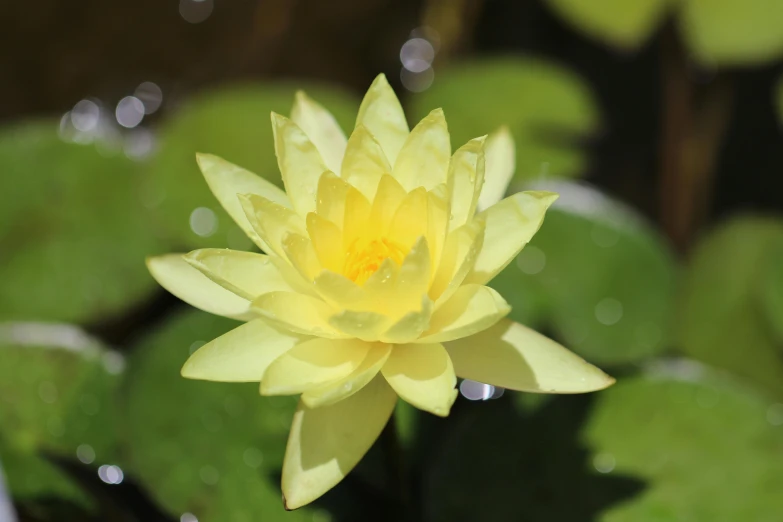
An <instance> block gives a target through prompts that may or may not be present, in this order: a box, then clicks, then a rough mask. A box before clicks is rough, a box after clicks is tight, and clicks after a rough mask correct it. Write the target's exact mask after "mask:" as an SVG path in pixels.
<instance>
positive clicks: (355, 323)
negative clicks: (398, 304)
mask: <svg viewBox="0 0 783 522" xmlns="http://www.w3.org/2000/svg"><path fill="white" fill-rule="evenodd" d="M389 323H391V320H390V319H389V318H388V317H387V316H385V315H383V314H379V313H376V312H366V311H364V312H363V311H354V310H343V311H342V312H339V313H337V314H335V315H333V316H332V317H330V318H329V324H330V325H332V326H333V327H334V328H335V329H337V330H338V331H339V332H341V333H342V334H344V335H345V336H347V337H358V338H359V339H362V340H364V341H368V342H373V341H377V340H378V338H379V337H380V336H381V332H383V331H384V330H385V329H386V328H388V327H389Z"/></svg>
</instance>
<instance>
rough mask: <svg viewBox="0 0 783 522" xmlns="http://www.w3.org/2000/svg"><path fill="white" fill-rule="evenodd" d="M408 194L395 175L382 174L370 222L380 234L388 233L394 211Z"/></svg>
mask: <svg viewBox="0 0 783 522" xmlns="http://www.w3.org/2000/svg"><path fill="white" fill-rule="evenodd" d="M406 195H407V192H405V189H404V188H402V185H400V183H399V182H398V181H397V180H396V179H394V176H392V175H391V174H384V175H383V176H381V181H380V182H379V184H378V190H377V191H376V193H375V199H373V202H372V210H371V211H370V222H371V223H372V226H373V228H375V229H376V230H377V231H378V234H380V235H383V234H386V232H387V231H388V230H389V225H391V221H392V218H393V217H394V213H395V212H396V211H397V208H398V207H399V206H400V204H401V203H402V200H404V199H405V196H406Z"/></svg>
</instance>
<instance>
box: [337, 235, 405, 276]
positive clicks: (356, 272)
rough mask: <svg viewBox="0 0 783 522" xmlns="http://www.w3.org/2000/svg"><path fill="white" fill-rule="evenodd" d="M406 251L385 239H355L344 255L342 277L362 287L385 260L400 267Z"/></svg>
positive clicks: (390, 240) (392, 241)
mask: <svg viewBox="0 0 783 522" xmlns="http://www.w3.org/2000/svg"><path fill="white" fill-rule="evenodd" d="M406 254H407V252H406V250H405V249H403V247H402V246H400V245H399V244H397V243H396V242H395V241H394V240H392V239H389V238H387V237H381V238H378V239H371V240H369V241H368V240H362V239H356V240H355V241H354V242H353V243H352V244H351V246H350V247H348V250H347V252H346V253H345V265H344V266H343V275H345V277H347V278H348V279H350V280H351V281H353V282H355V283H356V284H358V285H363V284H364V283H365V282H366V281H367V279H369V278H370V276H371V275H373V274H374V273H375V272H377V271H378V269H379V268H380V267H381V264H382V263H383V262H384V261H386V260H387V259H389V260H391V261H393V262H394V263H395V264H396V265H397V266H398V267H399V266H400V265H402V262H403V260H404V259H405V255H406Z"/></svg>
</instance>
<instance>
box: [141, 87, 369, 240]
mask: <svg viewBox="0 0 783 522" xmlns="http://www.w3.org/2000/svg"><path fill="white" fill-rule="evenodd" d="M298 88H301V89H304V90H305V91H306V92H307V93H308V95H309V96H310V97H312V98H313V99H315V100H316V101H318V102H319V103H321V104H322V105H323V106H324V107H326V108H327V109H329V110H330V111H332V113H333V114H334V116H335V118H336V119H337V121H338V122H339V123H340V125H342V127H343V130H344V131H345V132H346V133H347V134H348V133H350V132H351V131H352V130H353V125H354V121H355V120H356V112H357V110H358V108H359V100H357V99H354V98H353V97H352V96H349V95H347V94H345V93H343V92H340V91H338V90H335V89H328V88H322V87H314V86H308V85H307V84H302V85H296V86H293V85H284V84H280V85H277V84H275V85H255V86H252V85H248V86H245V87H236V88H229V89H221V90H218V91H213V92H209V93H204V94H202V95H200V96H198V97H197V98H194V99H192V100H190V101H189V102H188V103H187V104H185V105H184V106H182V107H181V108H180V110H179V111H178V113H177V114H176V115H174V117H173V118H171V119H169V120H168V121H167V122H166V123H165V124H164V125H163V127H162V128H161V129H160V132H159V136H160V143H161V145H160V149H159V151H158V153H157V154H156V156H155V158H154V159H153V160H152V164H151V165H150V169H149V171H148V172H147V179H146V181H147V183H146V189H145V192H146V194H147V197H148V198H149V200H150V203H151V204H152V205H153V206H154V209H155V213H156V215H158V216H159V219H160V222H161V224H162V225H163V226H164V227H165V228H164V231H165V233H166V235H167V236H168V237H170V238H171V239H172V240H173V241H175V242H177V243H179V244H180V245H182V248H196V247H202V246H212V247H226V246H228V247H230V248H236V249H249V248H251V246H252V244H251V243H250V240H248V239H247V238H246V237H245V235H244V234H243V233H242V231H241V230H240V229H239V227H237V226H236V225H235V224H234V222H233V221H232V220H231V218H230V217H229V216H228V214H227V213H225V212H224V211H223V209H222V208H221V206H220V204H219V203H218V201H217V199H215V197H214V196H213V195H212V193H211V192H210V190H209V187H208V186H207V183H206V181H204V178H203V176H202V175H201V172H200V171H199V169H198V166H197V165H196V153H197V152H204V153H209V154H215V155H217V156H220V157H222V158H223V159H225V160H226V161H229V162H231V163H234V164H236V165H239V166H241V167H243V168H245V169H247V170H250V171H251V172H254V173H256V174H258V175H259V176H263V177H264V178H266V179H268V180H270V181H272V182H274V183H277V184H278V185H280V186H282V180H281V177H280V171H279V170H278V167H277V159H276V157H275V150H274V142H273V137H272V124H271V122H270V116H269V114H270V112H271V111H274V112H277V113H280V114H285V115H288V114H289V113H290V112H291V107H292V105H293V102H294V93H295V92H296V89H298ZM197 209H202V210H197Z"/></svg>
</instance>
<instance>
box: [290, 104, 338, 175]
mask: <svg viewBox="0 0 783 522" xmlns="http://www.w3.org/2000/svg"><path fill="white" fill-rule="evenodd" d="M291 121H293V122H294V123H296V124H297V125H298V126H299V128H300V129H302V130H303V131H304V133H305V134H307V137H308V138H310V141H312V142H313V145H315V148H316V149H318V152H319V153H320V155H321V158H323V161H324V163H326V166H327V167H328V168H329V170H331V171H332V172H340V165H341V164H342V161H343V154H344V153H345V144H346V139H345V134H343V131H342V129H341V128H340V125H339V124H338V123H337V120H335V119H334V116H332V113H330V112H329V111H328V110H326V109H325V108H323V107H322V106H321V105H320V104H319V103H316V102H315V101H314V100H313V99H312V98H310V97H309V96H307V95H306V94H305V93H304V92H302V91H299V92H297V93H296V96H295V97H294V108H293V109H292V110H291Z"/></svg>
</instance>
